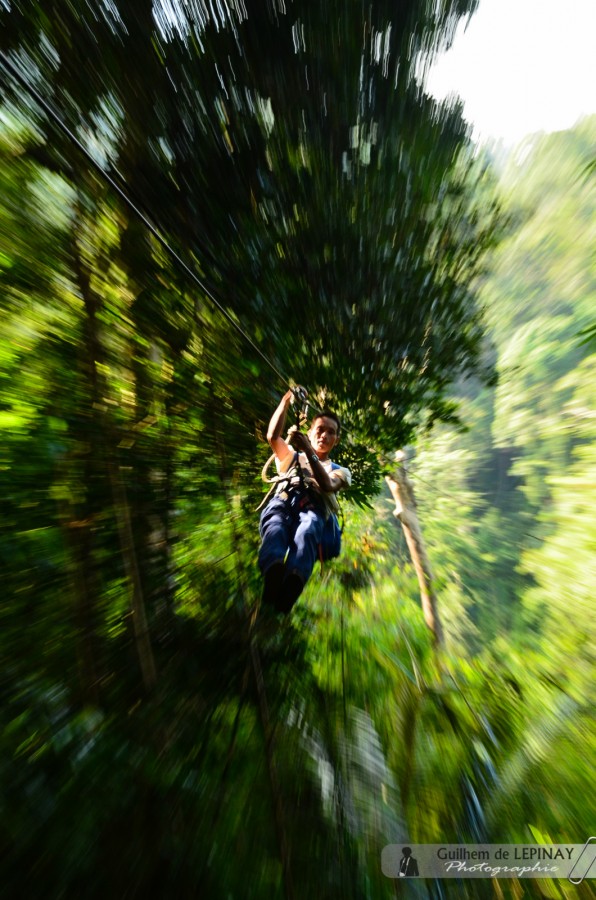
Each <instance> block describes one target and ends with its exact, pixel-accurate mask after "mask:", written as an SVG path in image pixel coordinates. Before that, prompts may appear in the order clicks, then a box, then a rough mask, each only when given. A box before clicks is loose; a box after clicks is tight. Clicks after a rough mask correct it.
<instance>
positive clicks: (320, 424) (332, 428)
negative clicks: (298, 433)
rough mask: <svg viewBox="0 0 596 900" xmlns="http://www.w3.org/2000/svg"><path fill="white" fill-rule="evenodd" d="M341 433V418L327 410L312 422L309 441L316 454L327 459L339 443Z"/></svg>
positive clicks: (318, 414)
mask: <svg viewBox="0 0 596 900" xmlns="http://www.w3.org/2000/svg"><path fill="white" fill-rule="evenodd" d="M339 431H340V422H339V417H338V416H337V415H336V414H335V413H334V412H331V410H330V409H325V410H323V412H321V413H317V415H316V416H315V417H314V419H313V420H312V422H311V426H310V431H309V432H308V439H309V441H310V442H311V444H312V446H313V449H314V450H315V452H316V453H317V454H318V455H319V456H322V457H323V458H326V457H327V455H328V454H329V453H331V451H332V450H333V448H334V447H335V446H336V445H337V443H338V442H339Z"/></svg>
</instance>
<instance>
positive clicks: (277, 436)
mask: <svg viewBox="0 0 596 900" xmlns="http://www.w3.org/2000/svg"><path fill="white" fill-rule="evenodd" d="M292 396H293V394H292V391H286V393H285V394H284V395H283V397H282V398H281V400H280V402H279V406H278V407H277V409H276V410H275V412H274V413H273V415H272V416H271V421H270V422H269V428H268V429H267V440H268V441H269V446H270V447H271V449H272V450H273V452H274V453H275V455H276V457H277V458H278V459H279V460H282V459H285V458H286V456H287V455H288V453H291V452H292V448H291V447H290V446H289V445H288V444H287V443H286V441H285V440H284V439H283V438H282V433H283V430H284V426H285V424H286V415H287V412H288V407H289V405H290V403H291V401H292Z"/></svg>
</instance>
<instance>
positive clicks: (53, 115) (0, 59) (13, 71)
mask: <svg viewBox="0 0 596 900" xmlns="http://www.w3.org/2000/svg"><path fill="white" fill-rule="evenodd" d="M0 63H1V64H2V66H3V67H4V69H5V70H6V71H7V72H8V73H9V74H10V75H11V76H12V78H14V80H15V81H16V82H17V83H18V84H19V85H21V87H23V88H24V89H25V91H26V92H27V93H28V94H29V95H30V96H31V97H32V98H33V99H34V100H35V102H36V103H37V104H38V105H39V106H40V107H41V108H42V109H43V111H44V112H45V113H46V115H47V116H48V117H49V118H50V119H51V120H52V122H54V124H55V125H57V126H58V128H60V130H61V131H62V132H63V133H64V134H65V135H66V136H67V137H68V139H69V140H70V141H72V143H73V144H75V145H76V147H77V148H78V149H79V150H80V151H81V153H83V155H84V156H85V157H86V158H87V160H88V161H89V162H90V163H91V165H92V166H93V167H94V169H95V170H96V171H97V172H98V173H99V175H100V176H101V177H102V178H103V179H104V181H106V182H107V183H108V184H109V185H110V187H111V188H112V189H113V190H114V191H116V193H117V194H118V196H119V197H120V198H121V200H122V201H123V202H124V203H125V204H126V206H127V207H128V208H129V209H130V210H131V211H132V212H133V213H134V214H135V215H136V216H137V218H138V219H140V221H141V222H142V223H143V225H145V227H146V228H147V229H148V230H149V231H150V232H151V234H152V235H153V237H154V238H155V240H156V241H158V243H159V244H160V245H161V247H163V249H164V250H165V251H166V252H167V253H169V255H170V256H171V257H172V259H174V260H175V262H176V263H178V265H179V266H180V268H181V269H182V270H183V271H184V273H185V274H186V275H187V276H188V277H189V278H190V279H191V281H193V282H194V283H195V284H196V285H197V286H198V287H199V288H200V289H201V291H203V293H204V294H206V296H207V297H208V298H209V299H210V300H211V302H212V303H213V304H214V306H215V307H216V308H217V309H218V310H219V312H220V313H221V314H222V316H224V318H225V319H226V320H227V321H228V322H229V324H230V325H231V326H232V327H233V328H234V329H235V330H236V331H237V332H238V334H240V335H241V336H242V337H243V338H244V340H245V341H247V342H248V343H249V344H250V346H251V347H252V348H253V350H255V352H256V353H258V355H259V356H260V357H261V359H262V360H263V361H264V362H265V363H267V365H268V366H269V368H270V369H271V370H272V371H273V372H274V373H275V374H276V375H277V377H278V378H279V379H280V381H281V382H283V383H284V384H286V385H287V384H290V382H291V379H290V378H288V376H287V375H284V373H283V372H281V371H280V370H279V369H278V368H277V366H276V365H275V364H274V363H272V362H271V360H270V359H269V357H268V356H267V355H266V354H265V353H263V351H262V350H261V348H260V347H259V346H258V345H257V344H255V342H254V341H253V340H252V338H251V337H250V335H248V334H247V333H246V332H245V331H244V330H243V328H241V326H240V325H239V324H238V322H236V320H235V319H234V318H233V316H232V315H230V313H229V312H228V311H227V310H226V309H225V307H224V306H222V304H221V303H220V302H219V300H218V299H217V298H216V297H215V296H214V294H213V293H212V292H211V291H210V290H209V288H208V287H207V285H206V284H205V283H204V282H203V281H201V279H200V278H199V276H198V275H197V274H196V272H195V271H194V270H193V269H192V268H191V267H190V266H189V265H188V263H186V262H185V261H184V260H183V259H182V257H181V256H180V255H179V254H178V253H177V252H176V251H175V250H174V248H173V247H171V246H170V244H169V243H168V242H167V241H166V239H165V238H164V237H163V235H162V234H161V232H160V231H159V229H158V228H157V227H156V226H155V225H154V224H153V223H152V222H151V221H150V220H149V219H148V218H147V216H146V215H145V214H144V213H143V212H142V211H141V210H140V209H139V208H138V207H137V206H135V204H134V203H133V202H132V200H131V199H130V197H129V196H128V194H127V193H126V191H124V190H123V189H122V188H121V187H120V186H119V184H118V183H117V182H116V181H115V180H114V179H113V178H112V176H111V175H110V174H109V173H108V172H106V170H105V169H104V168H103V166H101V165H100V164H99V163H98V162H97V160H96V159H94V158H93V156H92V154H91V153H90V152H89V151H88V150H87V148H86V147H85V146H84V144H82V143H81V141H80V140H79V139H78V137H77V136H76V134H74V133H73V132H72V131H71V130H70V128H69V127H68V125H66V123H65V122H64V121H63V119H62V118H61V117H60V116H59V115H58V113H57V112H56V111H55V110H54V109H52V107H51V106H50V104H49V103H48V102H47V101H46V100H44V98H43V97H42V96H41V94H40V93H39V92H38V91H37V90H36V88H34V87H33V85H31V84H29V82H28V81H27V79H26V78H24V77H23V75H22V74H21V72H19V70H18V68H17V67H16V66H15V65H14V63H12V62H11V61H10V60H9V59H8V57H7V56H6V54H5V53H4V52H3V51H0ZM295 393H296V392H295Z"/></svg>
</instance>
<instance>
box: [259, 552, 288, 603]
mask: <svg viewBox="0 0 596 900" xmlns="http://www.w3.org/2000/svg"><path fill="white" fill-rule="evenodd" d="M285 572H286V567H285V566H284V564H283V563H282V562H274V563H271V565H270V566H269V568H268V569H267V571H266V572H265V584H264V586H263V596H262V597H261V602H262V603H264V604H266V605H270V606H277V601H278V598H279V593H280V591H281V587H282V584H283V580H284V575H285Z"/></svg>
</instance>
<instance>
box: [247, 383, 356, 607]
mask: <svg viewBox="0 0 596 900" xmlns="http://www.w3.org/2000/svg"><path fill="white" fill-rule="evenodd" d="M302 393H304V392H302ZM293 396H294V391H292V390H289V391H286V393H285V394H284V396H283V397H282V399H281V401H280V403H279V406H278V407H277V409H276V410H275V412H274V413H273V416H272V417H271V421H270V423H269V428H268V431H267V440H268V441H269V444H270V446H271V449H272V450H273V453H274V456H275V465H276V468H277V472H278V476H279V480H278V484H277V489H276V491H275V494H274V495H273V497H272V498H271V500H269V502H268V503H267V505H266V506H265V509H264V510H263V512H262V513H261V520H260V525H259V531H260V534H261V540H262V543H261V548H260V550H259V567H260V569H261V572H262V573H263V576H264V579H265V585H264V589H263V598H262V600H263V603H265V604H270V605H272V606H273V607H274V608H275V609H276V610H277V611H278V612H282V613H288V612H290V610H291V609H292V607H293V606H294V604H295V602H296V600H297V599H298V597H299V596H300V594H301V593H302V591H303V589H304V585H305V584H306V582H307V581H308V579H309V577H310V574H311V572H312V570H313V567H314V564H315V561H316V559H317V556H318V554H319V545H320V544H321V540H322V538H323V531H324V529H325V523H326V521H327V520H328V518H329V516H330V515H332V514H335V513H337V512H338V510H339V505H338V502H337V498H336V497H335V494H336V493H337V492H338V491H340V490H342V488H346V487H349V486H350V484H351V483H352V476H351V473H350V470H349V469H346V468H344V467H343V466H338V465H337V464H336V463H332V462H331V460H330V459H329V454H330V453H331V451H332V450H333V448H334V447H336V446H337V444H338V442H339V432H340V421H339V418H338V417H337V416H336V414H335V413H334V412H331V410H324V411H322V412H317V414H316V415H315V417H314V418H313V420H312V422H311V426H310V430H309V432H308V435H306V434H303V433H302V432H300V431H298V429H297V428H292V429H290V431H289V433H288V438H287V440H286V439H284V438H283V437H282V432H283V430H284V426H285V423H286V415H287V412H288V407H289V406H290V403H291V401H292V397H293ZM288 441H289V443H288Z"/></svg>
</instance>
